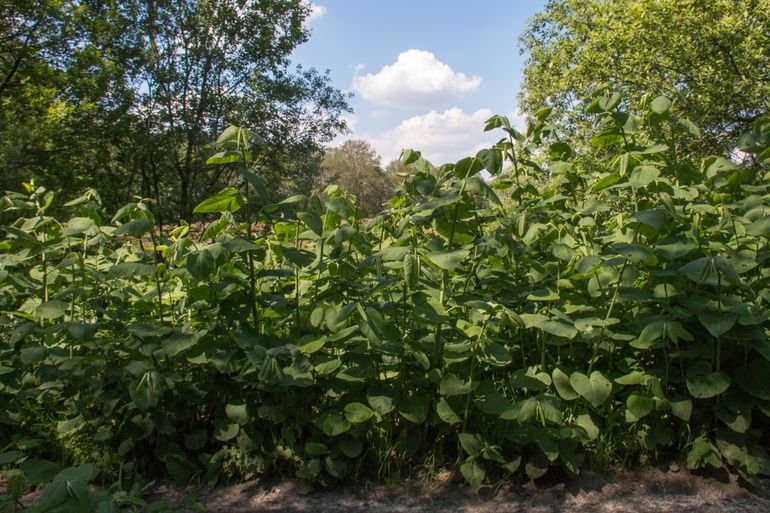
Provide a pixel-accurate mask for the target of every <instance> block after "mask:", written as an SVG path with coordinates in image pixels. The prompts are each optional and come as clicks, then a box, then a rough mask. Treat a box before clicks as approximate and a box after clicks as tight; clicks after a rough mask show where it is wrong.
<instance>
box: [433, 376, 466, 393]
mask: <svg viewBox="0 0 770 513" xmlns="http://www.w3.org/2000/svg"><path fill="white" fill-rule="evenodd" d="M471 390H473V382H472V381H471V380H470V379H469V380H468V381H463V380H462V379H460V378H459V377H458V376H457V375H455V374H451V373H448V374H446V375H445V376H444V377H443V378H442V379H441V383H440V385H439V392H440V393H441V395H445V396H447V397H451V396H454V395H465V394H469V393H471Z"/></svg>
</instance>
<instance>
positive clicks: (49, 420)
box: [0, 90, 770, 485]
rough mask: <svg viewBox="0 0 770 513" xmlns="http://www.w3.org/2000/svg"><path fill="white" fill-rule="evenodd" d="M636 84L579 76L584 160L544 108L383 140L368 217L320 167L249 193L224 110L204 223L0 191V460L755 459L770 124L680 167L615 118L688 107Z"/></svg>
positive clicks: (631, 124) (570, 462) (292, 466)
mask: <svg viewBox="0 0 770 513" xmlns="http://www.w3.org/2000/svg"><path fill="white" fill-rule="evenodd" d="M648 107H649V111H648V112H647V113H646V114H645V115H644V116H643V117H641V118H639V117H636V116H634V115H631V114H628V113H625V112H623V111H622V102H621V100H620V97H619V96H618V95H616V94H614V93H612V92H609V91H606V90H605V91H599V92H597V94H596V97H595V98H594V101H593V102H592V103H591V104H590V107H589V112H591V113H593V114H594V115H595V116H596V122H597V135H596V136H595V137H594V138H593V139H592V141H591V142H592V144H593V145H595V146H597V147H599V148H601V149H602V151H603V152H604V155H605V157H604V159H603V160H602V161H600V162H587V161H584V160H583V159H581V156H580V155H575V154H574V152H573V150H572V148H571V147H570V146H569V145H568V144H567V143H566V142H564V141H563V140H561V139H560V137H559V136H560V132H559V129H558V128H557V127H554V126H552V125H551V124H549V123H548V114H549V113H548V112H547V111H541V112H539V113H537V115H536V117H535V118H534V119H533V120H532V122H531V124H530V126H529V128H528V129H527V130H526V133H524V132H522V131H520V130H517V129H516V128H514V127H513V126H512V125H511V124H510V122H509V121H508V120H507V119H506V118H504V117H499V116H495V117H493V118H491V119H490V120H489V121H488V123H487V129H488V130H494V129H500V130H502V132H503V134H504V137H503V138H502V139H501V140H500V142H499V143H498V144H496V145H495V146H493V147H492V148H490V149H486V150H482V151H480V152H479V153H478V154H477V155H476V156H474V157H469V158H465V159H462V160H460V161H458V162H456V163H454V164H445V165H442V166H439V167H435V166H433V165H431V164H430V163H429V162H427V161H426V160H425V159H423V158H422V157H421V155H420V154H419V152H416V151H405V152H404V153H403V154H402V161H403V163H404V164H405V165H406V166H407V169H409V170H410V174H409V175H408V176H407V177H405V179H404V181H403V183H402V184H401V186H400V187H399V188H398V190H397V191H396V192H395V195H394V196H393V198H392V200H391V201H390V204H389V207H388V208H387V209H386V210H384V211H382V212H380V213H379V214H378V215H376V216H375V217H373V218H372V219H368V220H363V219H361V218H360V216H359V213H358V210H357V208H356V204H355V198H353V197H351V196H350V195H349V194H347V193H345V192H344V191H342V190H341V189H339V188H338V187H336V186H331V187H329V188H327V189H326V190H325V191H323V192H322V193H318V194H314V195H311V196H304V195H299V196H293V197H290V198H287V199H285V200H283V201H281V202H279V203H271V202H270V201H271V199H270V196H269V194H268V193H267V190H266V187H265V184H264V183H263V181H262V179H261V178H260V169H261V166H262V164H261V161H260V158H259V148H260V139H259V138H258V136H256V135H255V134H251V133H250V132H248V131H246V130H243V129H240V128H237V127H230V128H228V129H227V130H226V131H225V132H224V133H223V134H222V136H221V137H220V138H219V139H218V141H217V142H216V143H215V145H214V146H216V149H217V153H216V154H215V155H214V156H213V157H212V158H211V159H210V161H209V163H210V164H211V165H212V166H227V167H229V168H230V169H231V170H232V171H233V172H234V173H233V176H236V177H237V180H235V181H234V182H233V183H232V186H231V187H229V188H227V189H225V190H223V191H222V192H220V193H219V194H217V195H215V196H213V197H212V198H210V199H208V200H206V201H204V202H203V203H201V204H200V205H198V206H197V208H196V213H200V214H204V215H211V214H216V215H218V217H214V218H212V219H209V222H208V224H207V225H206V227H205V229H204V230H203V232H202V233H200V234H196V233H193V232H192V231H191V230H190V226H188V225H186V224H182V225H180V226H179V227H177V228H176V229H174V230H173V231H172V232H170V233H169V234H168V236H162V235H161V234H160V233H157V232H156V230H155V229H154V219H153V217H152V214H151V205H150V204H149V203H148V202H147V201H145V200H138V201H136V202H134V203H132V204H129V205H127V206H126V207H124V208H122V209H121V210H120V211H119V212H118V215H116V216H115V218H114V219H113V220H112V221H111V222H109V223H105V222H104V221H103V219H102V217H101V216H100V215H99V212H100V210H99V208H98V205H97V204H96V198H97V196H96V195H95V194H94V193H89V194H87V195H85V196H84V197H83V198H80V199H78V200H75V201H74V202H70V204H69V205H70V206H69V207H68V208H71V209H73V217H71V218H70V219H68V220H61V221H59V220H57V219H55V218H52V217H49V216H47V215H46V209H47V208H48V207H49V206H50V204H51V203H52V202H53V196H52V195H51V194H50V193H47V192H46V191H44V190H42V189H41V188H37V187H35V186H33V185H31V184H30V185H28V186H27V190H26V193H24V194H19V193H9V194H8V195H7V196H6V197H5V199H4V200H3V203H2V205H3V206H2V212H0V216H2V219H3V223H4V226H3V230H4V233H5V238H4V239H3V240H2V242H0V247H2V251H3V253H2V255H0V294H1V296H0V297H2V298H3V299H2V301H3V306H2V322H3V324H4V331H3V335H2V345H0V373H2V376H3V381H2V387H1V388H0V433H2V434H3V440H5V441H7V442H6V443H5V444H4V445H3V451H4V452H5V453H7V452H8V451H17V452H13V454H14V455H15V457H14V458H15V459H9V458H10V457H6V458H5V459H2V460H0V461H3V462H5V463H3V464H15V463H18V462H21V461H24V459H25V458H38V459H39V458H49V459H57V460H59V462H61V463H67V464H75V463H82V462H83V461H76V460H84V459H90V461H92V462H94V463H95V464H96V468H97V469H98V470H99V471H101V472H102V473H103V474H104V475H112V476H121V479H126V480H127V481H128V480H132V479H134V478H135V477H137V476H142V475H152V474H153V473H157V468H156V467H157V465H156V462H162V468H165V470H166V472H167V473H168V474H169V475H171V476H172V477H174V478H175V479H178V480H180V481H187V480H190V479H192V478H194V477H196V476H201V477H204V478H206V479H208V480H211V481H214V480H216V479H217V478H218V477H220V476H223V475H232V474H239V475H240V476H249V475H251V474H253V473H260V472H268V471H276V472H294V473H295V474H296V476H297V477H299V478H300V479H301V480H303V481H302V482H305V483H311V482H320V483H333V482H335V481H336V480H338V479H342V478H344V477H349V476H372V475H374V476H378V475H379V476H380V477H386V476H387V475H388V473H392V472H395V471H397V470H398V469H403V468H407V467H409V466H415V465H420V464H422V463H424V462H425V461H428V460H429V461H431V462H432V464H434V465H435V464H439V465H448V466H451V467H453V468H458V469H459V470H460V472H462V474H463V476H464V477H465V478H466V480H467V481H468V482H469V483H471V484H473V485H478V484H480V483H481V482H483V481H484V480H485V479H487V476H488V475H489V476H491V477H492V478H497V477H501V476H507V475H511V474H517V473H523V474H524V475H526V476H528V477H529V478H533V479H534V478H538V477H540V476H542V475H544V474H545V473H546V472H547V471H548V470H549V469H551V468H555V467H558V468H563V469H565V470H566V471H567V472H569V473H577V472H579V469H580V468H581V466H583V465H586V464H601V463H603V462H605V463H606V462H607V461H612V462H616V461H620V462H627V463H631V462H633V461H636V460H640V459H641V460H644V459H648V458H654V457H656V456H664V455H665V456H671V455H676V456H681V457H682V458H683V459H686V461H687V464H688V465H689V466H690V467H692V468H698V467H702V466H715V467H719V466H723V465H727V466H729V467H730V468H732V469H735V470H736V471H738V472H740V473H741V475H743V476H744V477H747V478H750V477H751V476H755V475H758V474H760V473H763V472H764V473H766V472H768V471H770V466H768V460H767V454H766V450H767V447H768V443H769V441H768V438H767V434H766V433H767V432H768V414H770V385H768V383H769V382H768V380H767V378H766V376H767V375H768V373H770V339H769V338H768V329H770V319H769V318H768V309H767V302H768V300H770V297H768V290H770V289H769V288H768V280H770V270H769V269H770V268H768V266H767V260H768V258H769V257H770V248H769V247H768V242H769V241H770V192H769V191H768V186H767V180H768V178H770V177H769V176H768V167H767V166H768V159H769V158H770V153H769V151H770V150H768V148H770V120H768V118H760V119H759V120H758V121H757V122H756V124H755V130H754V131H753V132H752V133H751V134H747V135H746V136H745V137H744V138H743V139H741V141H739V142H738V146H739V148H740V149H741V151H742V152H744V153H743V154H744V155H746V156H747V157H746V158H745V159H744V161H743V162H737V161H735V160H732V159H729V158H722V157H712V158H709V159H706V160H705V161H704V162H703V164H702V166H701V167H700V168H699V169H694V168H692V167H691V166H690V165H689V164H687V162H688V159H684V158H681V160H680V157H681V156H678V155H677V153H676V149H675V148H669V147H667V146H666V145H665V144H658V143H656V142H654V141H645V140H641V139H639V135H638V134H639V133H640V132H639V127H640V126H641V125H643V124H667V125H670V130H691V131H697V128H696V127H694V126H693V125H692V123H689V122H688V121H687V120H686V119H684V118H682V117H681V116H679V115H677V114H676V110H675V106H674V105H672V102H671V101H669V100H668V99H666V98H663V97H657V98H652V99H650V100H649V101H648ZM482 172H484V173H486V174H488V177H487V178H485V177H483V176H482V175H483V174H484V173H482ZM489 176H491V179H489ZM33 406H34V407H33ZM32 412H36V413H35V414H34V415H33V414H32ZM75 436H79V437H81V438H82V439H83V440H87V441H88V444H87V446H86V447H81V448H80V449H79V450H78V451H73V450H71V448H69V446H68V444H67V443H65V441H66V440H71V439H73V438H72V437H75ZM0 458H3V455H2V454H0Z"/></svg>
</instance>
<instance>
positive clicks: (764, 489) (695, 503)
mask: <svg viewBox="0 0 770 513" xmlns="http://www.w3.org/2000/svg"><path fill="white" fill-rule="evenodd" d="M182 493H183V492H182V491H181V490H173V489H162V490H158V492H157V495H156V498H160V497H162V498H166V499H169V500H171V501H172V502H173V501H174V500H175V499H177V498H178V497H180V496H181V495H182ZM193 493H194V494H195V495H196V496H197V498H198V500H199V501H200V502H202V503H203V504H205V506H206V507H207V508H208V511H209V512H210V513H257V512H286V513H311V512H312V513H411V512H427V513H444V512H446V513H448V512H459V513H493V512H494V513H497V512H508V513H514V512H531V513H552V512H553V513H557V512H559V513H561V512H575V513H577V512H581V513H617V512H625V511H629V512H635V513H647V512H649V513H659V512H661V513H666V512H671V513H673V512H677V513H680V512H698V513H723V512H735V513H765V512H770V483H768V482H767V480H765V481H764V482H763V483H762V485H761V486H760V488H757V489H754V490H753V491H750V490H749V489H747V488H745V487H743V486H741V484H740V483H739V480H738V479H736V478H735V477H730V476H727V475H726V474H725V475H724V476H721V477H720V476H711V477H703V476H695V475H692V474H690V473H689V472H687V471H686V470H680V471H677V472H670V471H666V472H663V471H661V470H658V469H655V468H646V469H642V470H637V471H630V472H629V471H624V472H621V473H617V474H614V475H612V476H602V475H599V474H596V473H593V472H589V471H586V472H583V473H582V474H581V476H579V477H578V478H576V479H573V480H570V481H568V482H561V483H545V484H543V483H540V484H538V485H535V484H534V483H527V484H523V485H522V484H505V485H503V486H501V487H500V488H499V490H498V491H497V493H495V490H494V489H493V487H491V486H482V487H481V488H479V489H477V490H471V489H469V488H467V487H465V486H463V485H462V483H460V482H458V480H457V478H453V477H452V476H450V475H448V474H442V475H439V476H437V477H436V478H435V479H434V480H433V482H432V483H430V484H429V485H425V484H421V483H420V482H417V481H409V482H406V483H403V484H402V485H400V486H398V487H395V486H372V487H362V486H360V485H359V486H349V487H342V488H340V489H336V490H331V491H321V492H315V493H312V494H310V495H301V494H299V493H298V491H297V488H296V486H295V485H294V483H293V482H291V481H282V482H279V483H273V484H267V483H264V482H260V481H254V482H249V483H244V484H239V485H235V486H229V487H224V488H218V489H215V490H208V491H207V490H202V489H198V490H193ZM190 511H193V510H190Z"/></svg>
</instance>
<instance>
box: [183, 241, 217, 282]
mask: <svg viewBox="0 0 770 513" xmlns="http://www.w3.org/2000/svg"><path fill="white" fill-rule="evenodd" d="M185 268H186V269H187V271H188V272H189V273H190V274H191V275H192V277H193V278H195V279H196V280H200V281H206V279H207V278H208V277H209V275H210V274H211V273H212V272H214V269H216V268H217V264H216V260H215V259H214V255H212V254H211V253H210V252H209V251H206V250H205V249H204V250H201V251H197V252H195V253H190V254H189V255H187V258H186V259H185Z"/></svg>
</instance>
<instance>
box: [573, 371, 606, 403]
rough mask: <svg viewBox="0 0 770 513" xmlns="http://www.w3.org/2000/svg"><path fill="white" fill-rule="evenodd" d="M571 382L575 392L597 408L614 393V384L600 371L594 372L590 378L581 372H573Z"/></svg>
mask: <svg viewBox="0 0 770 513" xmlns="http://www.w3.org/2000/svg"><path fill="white" fill-rule="evenodd" d="M569 382H570V385H572V388H573V389H574V390H575V392H577V393H578V394H580V396H581V397H583V398H584V399H585V400H587V401H588V402H589V403H591V404H592V405H593V406H594V407H595V408H598V407H599V406H600V405H601V404H602V403H604V401H606V400H607V399H608V398H609V397H610V393H611V392H612V383H611V382H610V381H609V380H608V379H607V378H605V377H604V375H603V374H602V373H601V372H599V371H593V372H592V373H591V376H590V377H589V376H586V375H585V374H581V373H580V372H573V373H572V374H571V375H570V377H569Z"/></svg>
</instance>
